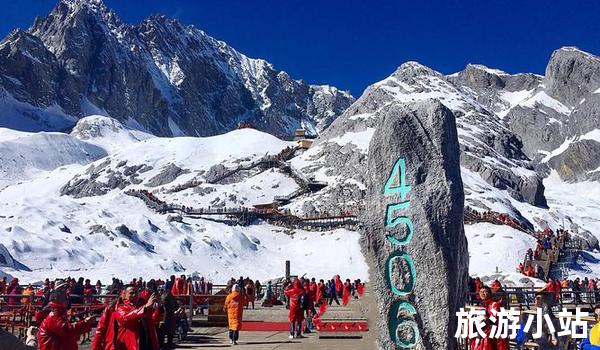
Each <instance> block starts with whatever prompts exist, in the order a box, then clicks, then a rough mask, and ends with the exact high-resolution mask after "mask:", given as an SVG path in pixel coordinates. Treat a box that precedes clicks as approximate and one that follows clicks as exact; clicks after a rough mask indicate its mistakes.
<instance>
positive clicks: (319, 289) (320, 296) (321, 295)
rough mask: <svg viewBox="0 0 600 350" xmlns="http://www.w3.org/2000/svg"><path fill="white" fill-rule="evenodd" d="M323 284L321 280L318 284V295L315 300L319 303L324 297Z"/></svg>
mask: <svg viewBox="0 0 600 350" xmlns="http://www.w3.org/2000/svg"><path fill="white" fill-rule="evenodd" d="M323 288H324V287H323V284H321V282H319V283H318V284H317V296H316V298H315V300H316V301H317V304H318V303H320V302H321V299H322V298H323V293H322V289H323Z"/></svg>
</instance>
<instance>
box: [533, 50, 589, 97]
mask: <svg viewBox="0 0 600 350" xmlns="http://www.w3.org/2000/svg"><path fill="white" fill-rule="evenodd" d="M544 85H545V86H546V91H547V92H548V94H549V95H550V96H552V97H554V98H556V99H557V100H559V101H561V102H563V103H564V104H566V105H568V106H575V105H577V104H578V103H579V102H580V101H581V99H582V98H583V96H585V95H587V94H589V93H590V92H592V91H594V90H596V89H597V88H598V87H599V86H600V59H598V57H596V56H594V55H591V54H589V53H587V52H584V51H581V50H579V49H577V48H575V47H563V48H560V49H558V50H556V51H554V52H553V53H552V57H551V58H550V62H548V65H547V66H546V74H545V76H544Z"/></svg>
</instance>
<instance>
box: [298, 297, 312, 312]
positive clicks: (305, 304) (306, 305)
mask: <svg viewBox="0 0 600 350" xmlns="http://www.w3.org/2000/svg"><path fill="white" fill-rule="evenodd" d="M300 307H301V308H302V310H309V309H310V297H309V296H308V294H306V293H304V294H302V296H301V297H300Z"/></svg>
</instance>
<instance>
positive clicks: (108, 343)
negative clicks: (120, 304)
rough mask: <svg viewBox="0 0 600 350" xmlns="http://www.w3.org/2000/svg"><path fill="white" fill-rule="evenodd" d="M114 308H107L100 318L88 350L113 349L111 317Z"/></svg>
mask: <svg viewBox="0 0 600 350" xmlns="http://www.w3.org/2000/svg"><path fill="white" fill-rule="evenodd" d="M114 312H115V306H111V305H109V306H107V307H106V308H105V309H104V312H102V316H100V320H99V321H98V327H96V333H95V334H94V340H93V341H92V346H91V347H90V350H114V349H115V325H114V322H115V318H114V317H113V315H114Z"/></svg>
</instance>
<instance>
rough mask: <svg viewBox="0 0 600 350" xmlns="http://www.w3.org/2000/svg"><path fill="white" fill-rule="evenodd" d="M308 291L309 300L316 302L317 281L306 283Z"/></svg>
mask: <svg viewBox="0 0 600 350" xmlns="http://www.w3.org/2000/svg"><path fill="white" fill-rule="evenodd" d="M308 292H309V293H310V300H311V301H312V302H313V303H317V302H318V301H319V300H318V299H317V283H315V282H310V284H309V285H308Z"/></svg>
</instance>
